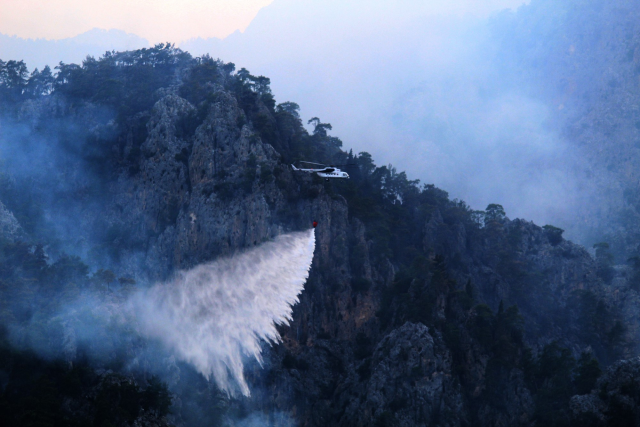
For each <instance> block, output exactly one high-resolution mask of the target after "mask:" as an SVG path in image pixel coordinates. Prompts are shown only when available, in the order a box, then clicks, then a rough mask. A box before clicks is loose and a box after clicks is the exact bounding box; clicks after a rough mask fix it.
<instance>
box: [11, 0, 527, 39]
mask: <svg viewBox="0 0 640 427" xmlns="http://www.w3.org/2000/svg"><path fill="white" fill-rule="evenodd" d="M304 1H305V0H294V1H293V2H300V3H304ZM326 1H327V2H328V3H331V2H334V1H335V0H326ZM272 2H273V0H92V1H86V0H19V1H16V0H0V33H2V34H5V35H9V36H17V37H20V38H27V39H37V38H44V39H50V40H59V39H64V38H69V37H74V36H76V35H78V34H81V33H84V32H86V31H89V30H91V29H93V28H101V29H117V30H122V31H125V32H127V33H132V34H135V35H137V36H139V37H142V38H145V39H147V40H148V41H149V42H150V43H152V44H155V43H161V42H166V41H170V42H174V43H179V42H181V41H185V40H188V39H191V38H197V37H200V38H210V37H217V38H224V37H226V36H228V35H229V34H231V33H233V32H235V31H238V30H239V31H241V32H242V31H244V30H245V29H246V27H247V26H248V25H249V23H250V22H251V21H252V20H253V19H254V18H255V16H256V14H257V13H258V11H259V10H260V9H261V8H263V7H265V6H267V5H269V4H270V3H272ZM523 2H524V0H426V1H425V0H399V1H390V0H385V1H381V0H371V1H367V2H363V1H361V0H352V1H349V0H341V3H344V4H349V5H352V6H353V10H356V11H359V12H358V13H357V14H356V15H354V16H353V17H352V18H353V20H354V25H355V24H356V23H357V18H358V17H357V15H358V14H360V13H366V9H368V8H373V9H375V8H379V7H380V5H387V7H388V8H389V9H399V8H403V7H407V6H412V5H415V4H418V3H419V4H421V5H423V6H424V10H428V11H429V13H433V14H440V13H445V14H467V13H470V14H480V15H482V14H487V13H490V12H492V11H495V10H500V9H503V8H505V7H517V6H519V5H520V4H522V3H523Z"/></svg>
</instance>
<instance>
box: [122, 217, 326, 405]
mask: <svg viewBox="0 0 640 427" xmlns="http://www.w3.org/2000/svg"><path fill="white" fill-rule="evenodd" d="M314 247H315V234H314V230H313V229H311V230H308V231H302V232H295V233H290V234H285V235H281V236H279V237H277V238H276V239H275V240H274V241H272V242H268V243H265V244H263V245H261V246H259V247H256V248H254V249H251V250H249V251H247V252H244V253H241V254H238V255H235V256H233V257H229V258H224V259H218V260H215V261H213V262H210V263H208V264H203V265H199V266H197V267H195V268H193V269H191V270H188V271H181V272H178V273H177V274H176V276H175V278H174V279H173V280H171V281H169V282H166V283H162V284H158V285H155V286H153V287H151V288H150V289H148V290H146V291H144V292H141V293H139V294H137V295H136V296H135V297H133V298H132V300H131V302H130V308H132V309H133V310H135V313H136V317H137V318H138V322H139V327H140V333H141V334H142V335H144V336H146V337H148V338H152V339H156V340H158V341H160V342H161V343H162V344H164V345H165V346H166V347H167V348H168V349H169V350H170V351H173V352H174V353H175V355H176V357H178V358H180V359H182V360H183V361H185V362H188V363H190V364H192V365H193V366H194V367H195V368H196V369H197V370H198V371H199V372H200V373H201V374H202V375H204V376H206V377H207V378H208V379H211V377H213V379H214V380H215V382H216V384H217V385H218V387H219V388H220V389H221V390H224V391H226V392H227V393H229V394H235V391H236V386H237V388H239V389H240V391H241V392H242V394H243V395H245V396H249V395H250V391H249V387H248V385H247V383H246V381H245V378H244V374H243V359H244V358H245V357H247V356H248V357H255V358H256V359H257V360H258V362H260V363H262V357H261V341H262V340H264V341H267V342H270V343H273V342H279V341H280V336H279V334H278V332H277V330H276V324H288V323H289V321H291V311H292V305H293V304H296V303H297V302H298V295H299V294H300V292H301V291H302V289H303V286H304V283H305V282H306V280H307V277H308V276H309V269H310V268H311V261H312V259H313V251H314ZM232 380H233V381H232Z"/></svg>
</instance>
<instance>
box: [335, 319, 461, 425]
mask: <svg viewBox="0 0 640 427" xmlns="http://www.w3.org/2000/svg"><path fill="white" fill-rule="evenodd" d="M365 368H367V369H365ZM365 370H368V371H369V375H370V377H369V379H368V381H366V382H365V384H364V385H360V386H359V387H358V385H357V382H358V381H361V380H362V377H360V378H359V379H358V380H355V381H354V382H355V383H356V384H353V386H354V388H356V389H359V390H360V391H361V394H359V395H358V396H354V395H353V391H352V390H350V391H349V392H345V396H344V397H343V399H344V402H343V404H344V405H346V408H345V415H344V416H343V418H342V419H341V425H345V426H347V425H354V426H366V425H374V424H375V423H376V422H388V423H389V422H390V423H392V425H398V426H407V427H408V426H459V425H462V424H463V423H464V420H465V418H466V414H465V410H464V406H463V399H462V395H461V392H460V389H459V385H458V384H457V383H456V381H455V379H454V377H453V376H452V375H451V374H452V373H451V357H450V355H449V352H448V351H447V349H446V347H445V346H444V345H443V343H442V341H441V339H440V338H439V337H437V336H436V338H435V339H434V337H433V336H431V335H430V334H429V330H428V328H427V327H426V326H424V325H422V324H415V323H409V322H407V323H405V324H404V325H403V326H402V327H400V328H398V329H396V330H394V331H393V332H391V333H390V334H389V335H387V336H386V337H384V338H383V339H382V341H380V343H379V344H378V345H377V346H376V349H375V351H374V353H373V357H372V359H371V362H370V365H369V366H366V365H365V366H361V367H360V371H365Z"/></svg>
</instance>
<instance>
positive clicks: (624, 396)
mask: <svg viewBox="0 0 640 427" xmlns="http://www.w3.org/2000/svg"><path fill="white" fill-rule="evenodd" d="M639 393H640V358H638V357H636V358H633V359H629V360H620V361H618V362H616V363H615V364H614V365H612V366H611V367H610V368H609V369H607V371H606V372H605V373H604V374H603V375H602V377H601V378H600V379H599V380H598V383H597V385H596V387H595V389H594V390H593V391H592V392H591V393H590V394H587V395H583V396H574V397H573V398H572V399H571V411H572V416H573V419H574V421H575V422H578V423H580V425H584V426H588V427H589V426H601V425H638V423H640V394H639Z"/></svg>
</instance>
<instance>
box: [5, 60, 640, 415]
mask: <svg viewBox="0 0 640 427" xmlns="http://www.w3.org/2000/svg"><path fill="white" fill-rule="evenodd" d="M146 54H148V52H146V51H145V52H134V53H123V54H118V55H123V56H122V57H118V58H119V59H118V58H116V59H114V58H112V57H108V58H105V59H102V60H101V61H104V63H102V65H103V66H104V67H106V68H108V67H112V69H111V71H110V72H109V73H107V76H108V79H107V80H105V81H104V82H101V81H100V80H99V78H98V77H95V79H97V81H98V83H95V87H93V86H91V85H90V84H88V83H87V81H92V80H91V79H87V80H83V79H80V78H78V77H77V76H76V77H74V74H73V73H80V75H81V74H82V73H83V72H87V73H88V72H89V71H86V70H92V68H91V67H95V66H96V65H95V64H94V63H92V62H88V63H87V64H85V65H84V68H80V69H79V70H80V71H78V69H75V68H64V67H63V68H62V69H61V74H62V75H63V76H67V77H66V78H67V80H66V81H62V82H59V87H58V89H56V91H54V93H53V94H51V95H49V94H47V95H46V96H41V97H40V98H38V97H35V99H31V100H27V101H24V103H18V106H17V107H15V110H17V111H19V112H20V114H16V115H15V117H14V118H15V120H17V121H18V122H20V123H22V124H23V125H25V126H29V127H30V129H32V131H33V132H34V133H35V134H38V135H40V133H41V132H43V131H42V129H45V130H46V129H47V127H48V126H50V121H51V120H53V119H56V118H58V117H59V116H62V117H65V118H66V119H67V120H69V121H70V122H72V123H74V124H75V125H77V127H79V128H82V126H80V123H85V124H86V123H89V124H90V125H91V127H90V128H86V129H85V128H82V129H83V130H82V132H80V134H81V135H82V137H83V138H85V139H82V141H84V140H86V141H88V142H86V143H85V144H84V145H82V144H80V145H81V146H80V147H79V149H77V151H78V152H80V153H84V157H80V160H79V161H78V162H70V163H72V166H68V165H67V166H68V169H65V171H66V173H67V175H66V176H62V178H61V179H62V180H65V179H67V178H69V180H68V181H64V182H65V183H66V184H67V185H66V186H64V189H63V190H60V189H59V188H57V187H56V186H54V185H52V186H51V191H54V192H59V193H62V194H64V195H67V196H68V194H72V195H74V196H75V195H79V196H78V197H75V198H69V199H60V198H58V199H57V200H63V201H65V202H67V201H68V203H69V204H68V206H71V207H70V208H68V211H67V213H66V214H67V215H68V214H69V212H71V213H73V214H74V215H75V218H76V219H77V220H76V221H75V222H74V224H73V225H74V226H76V229H75V230H74V231H75V234H76V235H80V236H82V238H81V239H77V237H76V239H77V241H78V242H79V243H78V246H81V247H83V248H84V249H83V250H84V253H85V254H87V258H88V259H89V260H90V261H91V262H94V263H96V264H98V265H101V266H102V265H103V264H100V263H105V264H107V266H109V267H110V268H111V269H113V271H114V272H115V273H114V272H111V275H113V278H111V279H108V278H107V279H103V278H104V277H108V275H107V274H106V273H105V271H104V270H102V273H101V274H102V275H99V274H98V272H96V273H95V274H94V275H93V276H92V280H93V281H94V282H95V283H106V284H107V285H108V284H109V283H112V282H113V281H114V278H115V277H121V278H125V279H126V278H130V277H135V278H136V279H138V280H139V281H140V282H141V283H144V282H147V281H148V282H152V281H154V280H158V279H165V278H167V277H168V276H169V275H170V274H171V273H172V272H173V271H174V270H175V269H179V268H188V267H191V266H194V265H196V264H198V263H201V262H204V261H208V260H211V259H213V258H215V257H218V256H221V255H227V254H231V253H233V252H234V251H240V250H242V249H244V248H247V247H251V246H253V245H256V244H258V243H260V242H264V241H265V240H267V239H269V238H272V237H273V236H275V235H278V234H280V233H282V232H284V231H289V230H297V229H302V228H306V227H309V225H310V224H311V221H312V220H317V221H318V222H319V226H318V228H317V230H316V253H315V258H314V261H313V266H312V271H311V275H310V277H309V280H308V282H307V284H306V287H305V291H304V292H303V293H302V295H301V300H300V303H299V304H298V305H297V306H296V307H295V308H294V314H293V322H292V324H291V325H290V326H287V327H281V333H282V337H283V343H282V344H281V345H277V346H274V347H271V348H266V355H265V365H264V367H259V366H252V367H249V368H248V369H247V370H248V372H247V379H248V381H249V383H250V387H251V388H252V397H251V398H250V399H230V398H228V397H227V396H224V395H221V394H220V393H219V392H218V391H216V389H215V387H214V386H213V385H212V384H210V383H207V382H206V381H205V380H204V379H203V378H202V377H201V376H199V375H197V374H196V373H195V372H194V371H193V370H192V369H190V368H189V367H188V366H185V365H182V364H176V363H175V361H173V360H166V361H163V362H162V364H163V366H162V367H161V368H160V369H164V370H165V371H166V372H167V378H170V380H168V381H169V382H170V384H169V386H170V387H171V390H172V392H173V393H174V406H173V409H174V413H173V414H172V416H171V421H172V422H173V423H175V424H177V425H203V424H205V425H206V424H214V425H216V424H220V425H225V424H227V425H232V424H234V423H236V422H237V419H238V418H240V419H244V418H247V417H249V414H251V413H255V412H262V413H265V414H267V418H269V419H270V420H271V421H269V422H271V423H272V424H275V423H277V422H279V421H278V420H281V419H284V418H287V417H290V418H292V419H294V420H295V422H296V423H298V424H300V425H305V426H324V425H344V426H347V425H362V426H364V425H382V426H386V425H399V426H413V425H416V426H420V425H424V426H427V425H430V426H432V425H433V426H436V425H437V426H466V425H477V426H515V425H522V426H530V425H534V424H535V423H538V424H544V423H545V421H547V420H548V417H549V416H551V417H554V416H556V415H557V414H558V413H560V414H561V415H562V416H566V415H567V414H568V407H569V399H570V397H571V395H572V394H573V393H574V387H573V377H572V375H573V374H572V372H573V371H572V369H573V365H574V364H575V360H574V358H575V357H577V356H578V355H580V354H581V353H583V352H585V351H586V352H587V353H588V354H593V355H595V356H596V357H597V358H598V359H599V360H600V362H601V363H603V364H610V363H612V362H614V361H615V360H617V359H619V358H620V357H621V356H633V355H635V353H636V352H637V349H636V342H635V331H637V330H638V328H639V324H640V323H639V320H638V319H640V315H638V310H637V309H635V308H634V307H633V304H634V301H636V300H637V299H638V292H637V289H633V288H631V287H629V286H628V283H627V281H626V280H622V279H621V277H622V275H623V274H627V273H625V272H624V271H618V272H617V273H616V272H615V271H613V272H612V270H610V267H611V266H610V265H609V264H607V263H606V262H604V261H603V260H605V259H606V256H605V255H606V254H604V255H602V253H601V255H602V256H600V257H599V258H597V259H594V258H592V257H591V256H590V255H589V253H588V252H587V251H586V250H585V249H584V248H582V247H580V246H578V245H575V244H573V243H571V242H568V241H565V240H564V239H562V237H561V234H562V232H561V230H560V231H558V230H557V229H554V228H553V227H552V228H541V227H539V226H537V225H535V224H533V223H530V222H527V221H524V220H520V219H515V220H509V219H508V218H507V217H506V216H505V214H504V212H503V211H502V212H501V208H498V206H496V205H494V206H493V208H492V207H491V206H490V207H489V208H488V209H487V211H486V212H481V213H478V212H473V211H471V210H470V209H469V208H468V206H466V205H465V204H464V203H462V202H459V201H451V200H449V199H448V195H447V194H446V192H444V191H442V190H439V189H437V188H435V187H434V186H425V187H418V186H417V185H416V184H415V183H412V182H411V181H408V180H407V178H406V176H405V175H404V174H398V173H396V171H395V170H393V169H389V168H386V167H380V168H378V167H376V166H375V165H374V164H373V163H372V161H371V159H370V156H367V155H366V153H364V154H363V153H361V154H359V155H358V156H355V157H354V156H353V155H351V154H347V153H345V152H343V151H341V150H340V149H339V146H340V143H339V140H337V138H334V137H331V136H329V135H327V134H326V128H323V127H322V126H318V125H317V126H316V129H315V131H314V132H313V134H309V133H308V132H307V131H306V130H305V129H304V127H303V126H302V122H301V120H300V119H299V117H298V116H297V111H296V109H295V108H293V107H292V106H291V104H290V103H289V104H286V103H285V104H280V105H278V106H277V107H276V105H275V101H274V100H273V96H272V95H271V93H270V90H269V89H268V81H267V82H266V83H265V80H264V78H263V77H254V76H251V75H250V74H248V72H246V70H244V71H243V70H240V71H239V72H238V73H236V74H232V70H233V67H230V66H229V64H223V63H222V62H220V61H212V60H211V59H210V58H209V59H208V58H200V59H198V60H193V59H190V58H187V57H186V56H184V54H183V53H182V52H179V51H171V52H169V53H167V52H164V51H162V50H160V51H158V52H155V53H154V55H157V56H158V57H161V56H162V55H165V56H167V58H169V59H166V58H165V59H164V60H163V61H165V62H159V63H158V64H156V68H157V69H160V70H163V68H162V67H167V69H168V71H166V72H165V71H163V73H164V74H161V75H160V77H158V79H157V81H158V82H160V83H158V86H159V87H157V88H154V90H153V91H149V93H146V92H145V93H142V94H140V95H139V97H136V98H134V99H132V98H128V96H129V95H128V94H129V92H127V91H123V92H118V93H116V95H113V94H109V96H106V95H104V93H105V92H107V93H108V90H106V89H105V87H109V86H104V85H108V84H112V83H113V82H112V80H111V79H112V76H113V75H116V76H120V77H119V78H121V80H120V83H121V84H122V85H123V87H126V85H131V87H133V88H136V87H138V86H137V85H136V84H135V82H136V81H137V80H135V78H133V77H130V76H129V75H127V74H126V71H125V70H130V69H133V70H136V67H141V68H140V69H143V70H146V72H149V73H151V72H152V71H150V69H147V68H144V67H147V63H146V62H144V61H143V63H141V64H138V65H127V67H131V68H125V67H124V66H123V65H119V64H120V63H126V64H129V63H133V64H135V61H136V59H135V58H137V57H139V56H142V55H146ZM127 55H129V56H127ZM132 58H133V59H132ZM119 61H120V62H119ZM167 64H169V65H167ZM176 64H177V65H176ZM172 67H173V68H172ZM98 68H99V67H98ZM152 68H153V67H152ZM85 69H86V70H85ZM83 70H85V71H83ZM154 72H155V71H154ZM96 73H98V74H99V70H98V71H96ZM119 73H120V74H119ZM122 75H124V76H125V77H122ZM203 75H204V77H202V76H203ZM81 76H82V75H81ZM156 77H157V76H156ZM74 78H77V80H74ZM267 80H268V79H267ZM154 81H155V80H154ZM78 82H80V83H78ZM131 82H134V83H131ZM74 85H78V86H74ZM82 85H85V86H82ZM92 91H93V92H92ZM103 96H104V98H101V97H103ZM114 100H116V101H117V102H116V101H114ZM140 100H143V101H144V102H142V101H140ZM138 101H140V102H139V103H138ZM52 105H56V106H58V107H56V109H51V108H50V106H52ZM104 105H107V106H109V108H115V109H117V108H120V110H118V114H114V115H115V117H116V118H113V116H114V115H111V114H106V113H104V111H103V110H102V109H101V108H100V106H104ZM23 107H24V108H23ZM27 107H28V108H27ZM105 108H106V107H105ZM54 110H55V111H54ZM318 124H321V123H320V122H319V120H318ZM52 129H54V130H55V129H56V128H55V127H53V126H52ZM63 136H68V135H63ZM61 140H62V138H61ZM63 148H65V147H64V146H63V145H62V144H61V145H60V149H63ZM75 148H77V147H74V149H75ZM74 153H76V152H75V151H74ZM87 153H88V154H87ZM309 156H313V157H312V158H313V159H314V160H318V161H324V162H327V163H329V162H336V163H337V162H338V161H344V160H345V159H348V158H349V159H350V160H352V161H353V162H354V164H355V165H356V168H355V169H354V170H352V171H350V173H351V174H352V179H351V180H350V181H349V182H323V181H322V180H320V179H318V178H317V177H314V176H310V175H306V174H305V175H296V174H293V173H292V171H291V169H290V168H289V167H288V163H289V162H290V161H293V160H300V159H303V158H305V159H306V158H309ZM56 166H57V165H56ZM52 176H55V175H52ZM47 188H49V187H47ZM33 191H34V194H35V195H36V196H39V193H37V191H39V189H36V190H33ZM0 194H1V193H0ZM56 194H58V193H56ZM40 196H41V195H40ZM43 200H44V198H43ZM16 206H18V205H16ZM65 206H67V205H65V204H64V203H62V202H57V205H55V208H48V210H47V211H46V213H47V215H42V218H43V219H42V224H40V226H39V227H34V228H33V229H34V230H35V231H34V233H33V236H32V238H33V239H38V238H44V237H43V236H44V234H43V231H42V230H47V227H50V226H51V224H49V223H47V218H52V217H55V216H56V214H60V213H61V212H62V213H65V211H64V207H65ZM19 207H20V206H18V208H19ZM1 212H2V211H0V213H1ZM5 216H6V217H7V218H8V217H9V216H10V214H7V215H5ZM56 236H57V237H58V238H60V235H56ZM51 240H52V241H53V240H54V239H51ZM603 250H604V249H603ZM35 252H36V251H31V252H29V251H28V250H27V251H26V252H25V251H23V253H25V254H26V255H24V257H25V258H27V259H29V260H30V256H31V255H33V256H34V257H35V258H37V259H36V261H38V262H40V263H42V262H45V264H46V257H45V256H44V255H45V254H44V251H43V250H42V247H40V249H39V250H38V257H39V258H38V257H36V256H35V255H34V254H35ZM63 259H64V258H63ZM71 261H72V260H71ZM71 261H70V260H69V259H65V262H68V263H69V264H73V262H71ZM74 262H75V261H74ZM74 265H76V264H74ZM76 267H77V265H76ZM77 270H78V271H80V273H78V276H79V277H80V279H78V280H81V279H82V277H84V279H86V278H87V269H86V266H85V270H84V273H82V271H83V270H82V268H77ZM11 273H12V274H13V270H12V271H11ZM629 274H631V272H629ZM11 277H12V278H13V276H11ZM616 277H617V279H621V280H618V282H616V280H617V279H616ZM20 278H21V277H20ZM30 279H32V278H30ZM36 279H37V277H36ZM36 279H33V280H36ZM614 279H615V280H614ZM74 280H75V279H74ZM100 280H102V282H100ZM121 283H124V284H131V280H124V281H123V282H121ZM610 283H614V284H615V283H617V284H618V285H611V284H610ZM105 293H107V292H105ZM110 303H112V305H111V306H110V307H112V308H113V309H114V310H115V311H117V310H118V308H117V301H115V298H114V301H110ZM26 306H28V304H26ZM27 313H28V311H27ZM69 328H70V329H69V330H65V331H64V332H63V337H64V338H63V340H62V341H64V343H65V345H66V347H65V351H66V350H67V349H68V350H69V351H66V353H65V352H63V353H64V357H66V359H67V360H66V361H67V362H68V363H69V364H71V365H73V364H74V363H78V362H79V360H78V359H80V356H79V355H78V354H79V352H78V351H77V349H76V347H75V345H74V342H73V341H74V338H73V337H74V336H75V335H74V334H75V330H74V329H73V328H74V327H73V326H70V327H69ZM127 339H129V341H127ZM127 339H122V340H121V342H120V343H119V344H120V345H121V346H122V347H124V351H123V352H124V353H125V354H127V357H131V358H132V359H133V360H134V361H135V363H131V364H130V365H129V368H128V369H130V371H129V372H127V373H126V374H127V375H129V376H135V375H142V376H146V375H147V374H148V371H150V368H149V366H150V364H151V363H152V361H151V358H150V357H147V354H146V353H145V351H149V348H148V347H147V345H150V344H147V343H139V342H136V340H135V338H131V337H129V338H127ZM105 341H108V340H106V339H105ZM67 344H68V345H67ZM105 348H107V349H108V350H109V351H108V352H107V351H105V352H104V353H108V354H106V355H104V356H103V359H106V360H101V361H100V363H99V364H101V365H103V366H106V365H109V364H114V365H117V363H121V362H122V361H121V360H120V359H119V357H120V356H119V355H118V351H116V350H115V349H113V348H111V347H108V346H107V345H105ZM585 354H586V353H585ZM549 360H551V362H549ZM585 360H586V359H585ZM96 364H98V363H96ZM165 365H166V366H165ZM547 365H552V366H554V369H555V367H557V368H558V369H556V370H549V369H547ZM123 370H124V368H123ZM577 375H578V374H576V376H577ZM126 378H127V377H125V380H123V381H125V382H126V381H128V380H126ZM589 378H590V377H589ZM589 380H593V378H590V379H589ZM132 381H133V380H132ZM559 383H562V384H564V385H566V387H564V388H562V389H558V388H557V387H556V388H554V387H555V385H556V384H559ZM585 383H586V384H589V385H592V384H591V383H590V382H589V381H586V380H585ZM132 384H133V383H132ZM118 387H119V388H121V386H120V385H119V386H118ZM122 387H125V388H126V385H123V386H122ZM548 396H551V397H552V399H553V400H554V404H555V400H557V401H558V402H560V403H558V405H559V408H560V409H557V408H555V407H553V408H552V409H553V411H557V412H553V411H550V410H548V406H549V405H548V404H547V403H548V402H547V401H545V400H544V399H545V398H548ZM577 401H579V398H576V399H574V402H577ZM562 405H564V406H562ZM594 405H595V404H594ZM598 405H599V404H598ZM552 406H553V405H552ZM595 406H597V405H595ZM595 406H594V407H595ZM603 413H604V412H603ZM278 414H286V417H284V416H283V417H280V415H278ZM549 414H551V415H549ZM545 417H547V418H545ZM136 422H138V423H142V421H141V420H139V419H138V421H136ZM149 422H151V421H149ZM153 422H155V421H153ZM141 425H143V424H141Z"/></svg>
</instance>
